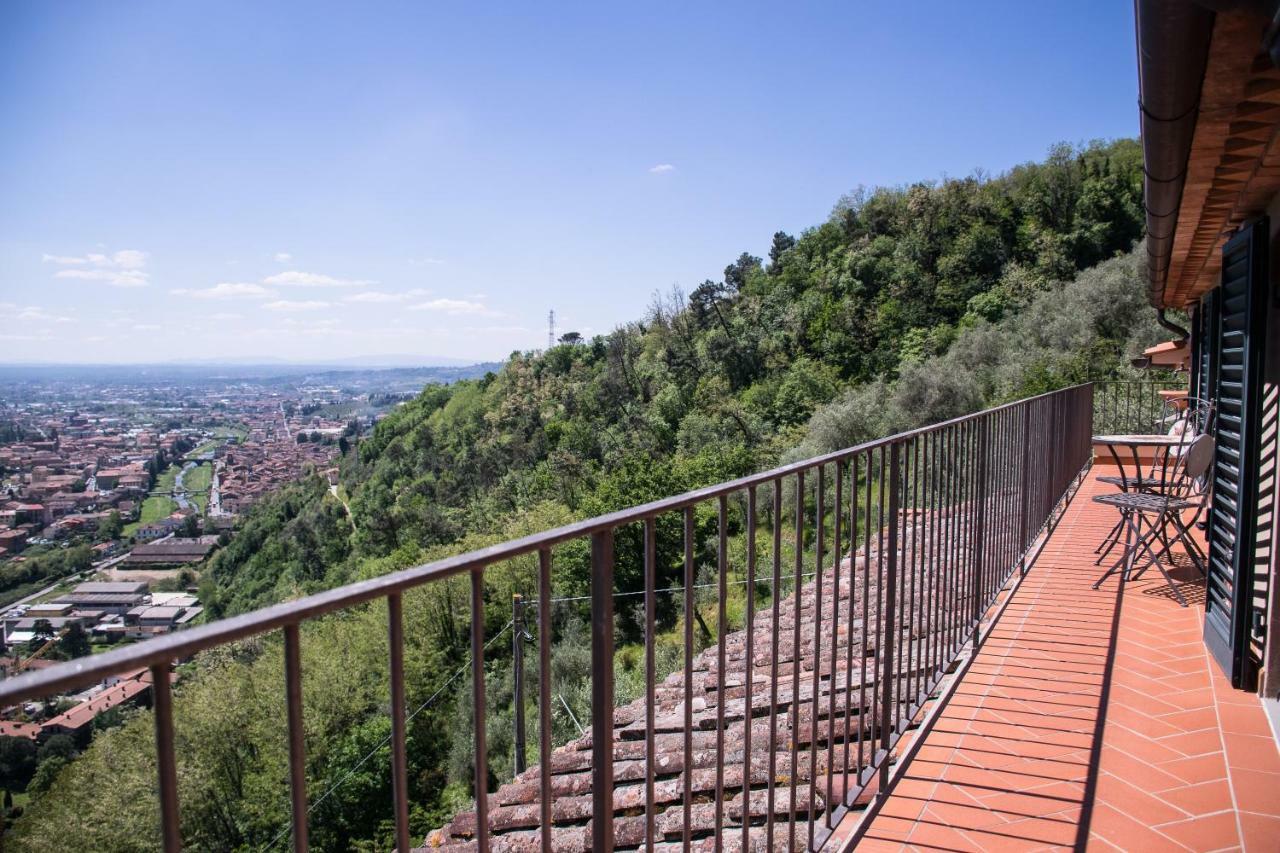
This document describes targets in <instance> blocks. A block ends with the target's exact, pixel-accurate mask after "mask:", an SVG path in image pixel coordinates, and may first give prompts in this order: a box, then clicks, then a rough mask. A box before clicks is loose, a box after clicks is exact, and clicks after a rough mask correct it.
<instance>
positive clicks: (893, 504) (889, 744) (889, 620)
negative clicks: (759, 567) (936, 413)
mask: <svg viewBox="0 0 1280 853" xmlns="http://www.w3.org/2000/svg"><path fill="white" fill-rule="evenodd" d="M900 450H901V448H900V445H899V444H898V442H896V441H895V442H893V443H891V444H890V445H889V547H888V553H889V566H888V571H887V572H886V576H885V590H884V633H883V634H881V635H880V645H881V646H882V647H883V651H882V652H881V655H882V656H883V658H884V669H882V670H881V672H880V679H881V680H880V745H881V749H883V750H884V757H883V758H882V759H881V762H880V787H879V789H878V790H877V791H876V797H877V798H879V799H884V798H886V797H888V795H889V750H891V749H892V748H893V729H894V726H895V723H894V717H895V713H894V711H895V708H894V705H895V702H894V689H893V688H894V683H893V682H894V672H893V655H894V649H893V638H894V635H896V634H897V632H898V629H897V626H896V625H895V624H894V623H895V622H897V601H896V598H897V596H898V507H899V505H900V503H901V500H902V499H901V495H900V494H899V491H898V489H899V482H898V481H899V480H900V479H901V472H900V470H899V466H900V460H899V451H900Z"/></svg>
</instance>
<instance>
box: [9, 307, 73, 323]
mask: <svg viewBox="0 0 1280 853" xmlns="http://www.w3.org/2000/svg"><path fill="white" fill-rule="evenodd" d="M14 318H15V319H17V320H26V321H27V322H32V323H74V322H75V318H74V317H67V316H63V315H60V314H50V313H49V312H48V311H46V310H44V309H43V308H39V307H37V306H35V305H28V306H27V307H25V308H23V309H22V310H20V311H18V312H17V313H16V314H15V315H14Z"/></svg>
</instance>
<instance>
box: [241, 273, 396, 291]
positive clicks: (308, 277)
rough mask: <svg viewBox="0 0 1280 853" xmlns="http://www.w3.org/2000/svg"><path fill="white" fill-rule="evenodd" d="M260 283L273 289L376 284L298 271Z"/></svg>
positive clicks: (275, 276)
mask: <svg viewBox="0 0 1280 853" xmlns="http://www.w3.org/2000/svg"><path fill="white" fill-rule="evenodd" d="M262 283H263V284H269V285H272V286H274V287H364V286H365V285H369V284H377V282H375V281H370V280H369V279H360V278H334V277H333V276H331V275H321V274H320V273H314V272H299V271H298V270H289V271H288V272H281V273H276V274H275V275H269V276H267V277H266V278H264V279H263V280H262Z"/></svg>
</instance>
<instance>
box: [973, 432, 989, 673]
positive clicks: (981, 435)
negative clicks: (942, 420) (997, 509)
mask: <svg viewBox="0 0 1280 853" xmlns="http://www.w3.org/2000/svg"><path fill="white" fill-rule="evenodd" d="M987 426H988V425H987V417H986V416H985V415H983V416H982V417H981V418H980V419H979V420H978V446H977V447H976V448H975V451H976V452H977V454H978V458H977V467H978V473H977V479H978V482H977V483H976V484H975V485H976V486H977V499H976V501H975V508H976V514H977V517H976V518H975V519H974V523H973V527H972V528H971V529H970V531H969V535H970V536H971V537H972V538H973V540H974V554H973V617H972V618H973V648H974V650H975V651H976V650H977V648H978V646H980V645H981V644H982V610H983V607H982V579H983V578H982V576H983V570H984V569H985V568H986V551H987V548H986V543H987Z"/></svg>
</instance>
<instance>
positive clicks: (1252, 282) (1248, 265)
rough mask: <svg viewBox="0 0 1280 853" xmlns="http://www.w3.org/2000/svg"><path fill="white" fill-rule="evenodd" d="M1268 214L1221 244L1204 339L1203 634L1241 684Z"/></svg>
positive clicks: (1249, 671) (1247, 674)
mask: <svg viewBox="0 0 1280 853" xmlns="http://www.w3.org/2000/svg"><path fill="white" fill-rule="evenodd" d="M1268 230H1269V229H1268V225H1267V220H1266V219H1265V218H1264V219H1263V220H1261V221H1259V222H1256V223H1253V224H1252V225H1248V226H1245V227H1244V228H1242V229H1241V230H1240V231H1239V232H1238V233H1237V234H1236V235H1235V236H1234V237H1232V238H1231V240H1229V241H1228V242H1227V245H1226V246H1225V247H1224V248H1223V250H1222V284H1221V287H1220V288H1219V289H1218V290H1217V291H1216V293H1215V294H1214V295H1213V298H1212V299H1211V310H1210V312H1209V314H1208V316H1207V317H1206V320H1207V321H1208V323H1209V328H1208V329H1207V330H1205V331H1206V334H1205V336H1204V339H1203V344H1204V348H1205V350H1206V354H1207V355H1208V359H1207V362H1208V363H1207V367H1206V376H1205V377H1204V378H1203V379H1202V380H1201V381H1202V383H1207V385H1208V390H1210V391H1211V393H1210V394H1209V395H1208V396H1209V397H1210V398H1211V399H1213V400H1214V401H1215V403H1216V404H1217V418H1216V429H1215V431H1216V433H1217V435H1216V438H1217V441H1216V446H1215V451H1214V462H1213V492H1212V498H1211V502H1210V511H1209V524H1208V534H1207V538H1208V545H1209V548H1208V552H1209V565H1208V578H1207V585H1206V595H1205V620H1204V637H1205V642H1206V643H1207V644H1208V646H1209V649H1210V650H1211V651H1212V652H1213V656H1214V658H1215V659H1216V660H1217V661H1218V663H1219V664H1220V665H1221V666H1222V669H1223V671H1224V672H1225V673H1226V674H1227V675H1228V676H1229V677H1230V678H1231V683H1232V684H1233V685H1234V686H1236V687H1246V686H1248V685H1249V684H1250V682H1251V681H1252V679H1253V677H1254V675H1255V672H1254V671H1253V670H1254V666H1253V662H1252V660H1251V657H1250V656H1249V655H1248V654H1247V649H1248V629H1249V620H1250V607H1251V596H1252V591H1253V561H1254V550H1255V546H1256V534H1257V531H1256V524H1257V519H1258V512H1257V509H1258V479H1259V467H1260V466H1259V459H1258V446H1259V439H1260V436H1259V432H1260V430H1259V426H1260V421H1261V402H1262V401H1261V380H1262V355H1263V349H1264V343H1265V341H1264V338H1265V335H1266V326H1265V320H1266V294H1267V242H1268Z"/></svg>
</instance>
